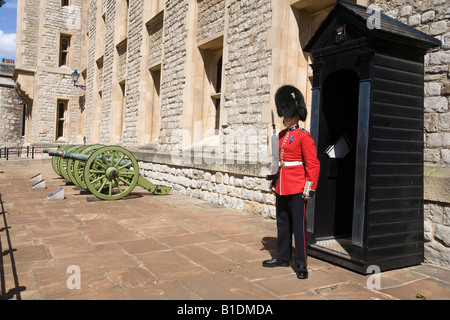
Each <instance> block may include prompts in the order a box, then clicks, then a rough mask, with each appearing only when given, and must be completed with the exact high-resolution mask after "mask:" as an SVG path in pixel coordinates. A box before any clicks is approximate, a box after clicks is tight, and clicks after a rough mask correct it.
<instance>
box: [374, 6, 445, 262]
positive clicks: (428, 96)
mask: <svg viewBox="0 0 450 320" xmlns="http://www.w3.org/2000/svg"><path fill="white" fill-rule="evenodd" d="M368 2H369V3H368V5H369V6H372V7H374V8H375V9H378V10H380V11H381V12H382V13H384V14H387V15H388V16H391V17H392V18H394V19H396V20H399V21H401V22H403V23H405V24H407V25H410V26H412V27H414V28H416V29H418V30H420V31H422V32H424V33H426V34H429V35H431V36H433V37H436V38H437V39H439V40H441V41H442V47H441V48H437V49H434V50H432V51H431V52H429V53H428V54H427V56H426V57H425V110H424V111H425V128H424V135H425V156H424V164H425V192H424V194H425V259H426V260H427V261H429V262H432V263H437V264H440V265H443V266H447V267H450V236H449V235H450V197H449V196H448V194H449V191H450V168H449V167H450V109H449V106H450V103H449V102H450V6H449V2H448V1H447V0H423V1H412V0H394V1H386V0H370V1H368Z"/></svg>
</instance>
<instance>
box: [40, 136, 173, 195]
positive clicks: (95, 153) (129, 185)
mask: <svg viewBox="0 0 450 320" xmlns="http://www.w3.org/2000/svg"><path fill="white" fill-rule="evenodd" d="M44 153H48V154H49V155H50V156H52V167H53V170H54V171H55V172H56V173H57V174H58V175H59V176H61V177H62V178H64V179H65V180H66V181H67V182H69V183H72V184H74V185H76V186H78V187H80V188H82V189H84V190H87V191H89V192H90V193H92V194H93V195H95V196H96V197H97V198H99V199H102V200H118V199H122V198H123V197H125V196H126V195H128V194H129V193H130V192H132V191H133V189H134V188H135V187H136V185H139V186H141V187H142V188H144V189H146V190H148V191H150V192H152V193H153V194H155V195H166V194H168V193H169V192H170V191H171V189H172V188H170V187H164V186H158V185H155V184H153V183H151V182H150V181H148V180H146V179H145V178H144V177H142V176H141V175H140V174H139V167H138V163H137V160H136V158H135V157H134V156H133V154H132V153H131V152H130V151H128V150H126V149H125V148H122V147H119V146H103V145H92V146H80V145H67V146H62V147H60V148H59V149H57V150H53V149H44Z"/></svg>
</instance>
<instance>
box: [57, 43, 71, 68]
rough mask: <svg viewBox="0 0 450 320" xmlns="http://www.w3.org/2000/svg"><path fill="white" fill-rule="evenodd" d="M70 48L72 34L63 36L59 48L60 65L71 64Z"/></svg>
mask: <svg viewBox="0 0 450 320" xmlns="http://www.w3.org/2000/svg"><path fill="white" fill-rule="evenodd" d="M69 48H70V36H65V35H64V36H61V41H60V50H59V66H60V67H61V66H66V65H68V64H69Z"/></svg>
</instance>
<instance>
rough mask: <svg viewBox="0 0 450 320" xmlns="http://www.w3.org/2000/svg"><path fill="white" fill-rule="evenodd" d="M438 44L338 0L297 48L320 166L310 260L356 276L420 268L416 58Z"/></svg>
mask: <svg viewBox="0 0 450 320" xmlns="http://www.w3.org/2000/svg"><path fill="white" fill-rule="evenodd" d="M440 44H441V43H440V41H439V40H437V39H435V38H433V37H430V36H428V35H426V34H424V33H422V32H419V31H417V30H416V29H414V28H411V27H409V26H406V25H404V24H402V23H400V22H398V21H396V20H394V19H392V18H390V17H388V16H386V15H384V14H382V13H380V12H377V11H373V10H371V9H368V8H366V7H362V6H359V5H355V4H350V3H347V2H343V1H338V2H337V4H336V6H335V7H334V9H333V10H332V11H331V12H330V14H329V15H328V17H327V18H326V19H325V20H324V22H323V23H322V25H321V26H320V27H319V29H318V30H317V31H316V33H315V34H314V36H313V37H312V38H311V40H310V41H309V43H308V44H307V45H306V46H305V48H304V51H305V52H309V53H310V54H311V55H312V61H313V64H312V69H313V73H314V74H313V89H312V105H311V134H312V136H313V138H314V139H315V141H316V144H317V149H318V156H319V160H320V162H321V173H320V178H319V186H318V190H317V193H316V196H315V198H314V200H312V201H311V202H310V203H309V204H308V208H307V222H308V243H309V251H308V253H309V254H310V255H311V256H315V257H318V258H321V259H324V260H327V261H330V262H332V263H336V264H339V265H341V266H344V267H347V268H349V269H352V270H354V271H357V272H360V273H363V274H368V273H371V272H372V271H373V270H380V271H384V270H388V269H395V268H401V267H406V266H411V265H416V264H420V263H421V262H423V259H424V227H423V150H424V120H423V119H424V56H425V54H426V53H427V51H428V50H429V49H430V48H433V47H437V46H439V45H440ZM371 266H374V267H371ZM369 267H370V268H369Z"/></svg>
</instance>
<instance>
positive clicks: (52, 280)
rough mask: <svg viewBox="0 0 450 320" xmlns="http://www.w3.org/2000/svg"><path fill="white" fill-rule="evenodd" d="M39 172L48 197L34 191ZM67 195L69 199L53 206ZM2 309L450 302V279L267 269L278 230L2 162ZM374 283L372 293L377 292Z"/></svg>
mask: <svg viewBox="0 0 450 320" xmlns="http://www.w3.org/2000/svg"><path fill="white" fill-rule="evenodd" d="M38 173H41V174H42V178H43V179H45V184H46V188H45V189H41V190H35V189H32V188H31V186H32V182H30V178H31V177H32V176H34V175H36V174H38ZM59 187H62V188H63V189H64V193H65V199H64V200H54V201H49V200H47V195H48V194H49V193H51V192H52V191H55V190H56V189H58V188H59ZM0 195H1V199H0V200H1V202H2V208H0V209H1V212H0V213H1V215H0V251H1V253H2V254H1V256H0V259H1V260H0V280H1V292H0V293H1V295H0V299H22V300H40V299H45V300H56V299H63V300H74V299H83V300H128V299H135V300H141V299H149V300H296V299H310V300H343V299H362V300H370V299H380V300H392V299H402V300H403V299H412V300H417V299H450V270H447V269H444V268H440V267H438V266H434V265H429V264H423V265H420V266H415V267H410V268H406V269H401V270H393V271H388V272H384V273H382V274H381V278H380V284H381V288H378V289H376V290H369V289H368V288H367V284H368V282H367V281H368V280H370V279H369V276H362V275H359V274H357V273H354V272H351V271H348V270H346V269H343V268H340V267H337V266H334V265H332V264H329V263H327V262H324V261H320V260H317V259H314V258H309V270H310V272H309V279H307V280H298V279H297V277H296V274H295V272H294V270H293V268H274V269H268V268H263V267H262V266H261V262H262V260H264V259H268V258H270V256H271V254H273V253H274V250H275V246H276V229H275V221H273V220H267V219H264V218H262V217H260V216H255V215H251V214H246V213H242V212H239V211H236V210H232V209H227V208H221V207H217V206H215V205H212V204H209V203H206V202H204V201H201V200H199V199H194V198H189V197H186V196H181V195H177V194H175V193H172V194H169V195H167V196H154V195H152V194H150V193H149V192H147V191H146V190H143V189H141V188H140V187H136V188H135V189H134V191H133V193H132V194H131V195H130V196H128V197H127V198H126V199H123V200H119V201H112V202H106V201H99V200H97V199H96V198H95V197H93V196H92V195H90V194H88V193H86V192H85V191H82V190H79V189H77V188H76V187H74V186H71V185H66V184H65V182H64V180H62V179H61V178H59V177H58V176H57V175H56V174H55V173H54V172H53V170H52V168H51V164H50V162H49V160H18V161H8V162H6V161H3V159H2V160H1V161H0ZM369 283H370V282H369Z"/></svg>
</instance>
